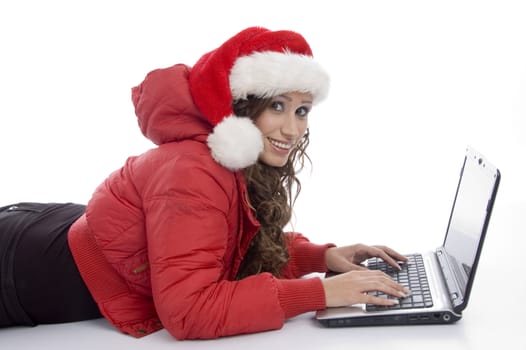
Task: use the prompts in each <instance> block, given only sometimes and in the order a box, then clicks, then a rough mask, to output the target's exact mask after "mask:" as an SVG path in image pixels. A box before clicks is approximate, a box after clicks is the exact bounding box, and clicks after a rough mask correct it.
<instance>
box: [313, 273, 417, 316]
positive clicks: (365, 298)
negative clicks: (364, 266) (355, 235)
mask: <svg viewBox="0 0 526 350" xmlns="http://www.w3.org/2000/svg"><path fill="white" fill-rule="evenodd" d="M322 284H323V289H324V291H325V303H326V305H327V307H333V306H348V305H353V304H375V305H384V306H391V305H396V304H398V298H404V297H406V296H408V295H409V294H410V293H411V292H410V291H409V290H407V289H405V288H404V287H403V286H402V285H400V284H398V283H396V282H395V281H394V280H393V279H392V278H391V277H389V276H387V275H386V274H385V273H383V272H381V271H373V270H354V271H349V272H346V273H342V274H339V275H336V276H333V277H328V278H325V279H323V280H322ZM371 291H380V292H383V293H385V294H389V295H392V296H394V297H395V298H396V299H387V298H379V297H376V296H373V295H369V294H366V293H367V292H371Z"/></svg>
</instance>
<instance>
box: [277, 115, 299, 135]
mask: <svg viewBox="0 0 526 350" xmlns="http://www.w3.org/2000/svg"><path fill="white" fill-rule="evenodd" d="M281 132H282V133H283V135H285V136H288V137H295V136H298V134H299V131H298V121H297V120H296V114H295V113H288V114H287V115H286V116H285V118H284V120H283V125H282V126H281Z"/></svg>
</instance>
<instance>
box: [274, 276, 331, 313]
mask: <svg viewBox="0 0 526 350" xmlns="http://www.w3.org/2000/svg"><path fill="white" fill-rule="evenodd" d="M276 283H277V286H278V297H279V302H280V304H281V307H282V309H283V312H284V313H285V318H286V319H287V318H291V317H294V316H297V315H299V314H302V313H305V312H310V311H316V310H321V309H325V307H326V302H325V291H324V289H323V284H322V282H321V279H320V278H318V277H314V278H306V279H293V280H286V279H280V280H277V281H276Z"/></svg>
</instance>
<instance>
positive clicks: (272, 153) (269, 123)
mask: <svg viewBox="0 0 526 350" xmlns="http://www.w3.org/2000/svg"><path fill="white" fill-rule="evenodd" d="M311 109H312V95H311V94H309V93H300V92H291V93H286V94H282V95H278V96H275V97H273V98H272V102H271V104H270V106H269V107H268V108H267V109H265V110H264V111H263V112H262V113H261V114H260V115H259V116H258V117H257V118H256V120H255V122H254V123H255V124H256V126H257V127H258V128H259V130H260V131H261V133H262V134H263V143H264V149H263V152H261V154H260V155H259V160H260V161H261V162H263V163H265V164H267V165H269V166H274V167H282V166H284V165H285V164H286V163H287V159H288V157H289V154H290V152H291V151H292V150H293V149H294V147H296V144H297V143H298V141H299V140H300V139H301V138H302V137H303V135H304V134H305V131H306V130H307V127H308V115H309V112H310V110H311Z"/></svg>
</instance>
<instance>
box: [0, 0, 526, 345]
mask: <svg viewBox="0 0 526 350" xmlns="http://www.w3.org/2000/svg"><path fill="white" fill-rule="evenodd" d="M337 3H338V5H336V4H333V2H329V1H308V0H303V1H297V2H296V1H282V0H279V1H274V0H268V1H264V2H250V1H212V0H210V1H198V0H195V1H185V2H183V1H159V0H149V1H94V0H91V1H52V0H48V1H36V0H35V1H10V2H9V1H2V2H1V3H0V50H1V54H0V121H1V123H0V169H1V170H0V205H7V204H10V203H12V202H17V201H53V202H63V201H73V202H79V203H85V202H86V201H87V200H88V199H89V198H90V196H91V193H92V191H93V190H94V188H95V187H96V186H97V185H98V184H99V183H100V182H101V181H102V180H103V179H104V178H105V177H106V176H107V175H108V174H109V173H110V172H111V171H113V170H115V169H117V168H118V167H120V166H121V165H122V164H123V162H124V161H125V159H126V157H128V156H130V155H135V154H139V153H142V152H144V151H145V150H147V149H148V148H150V147H153V144H151V143H150V142H149V141H148V140H146V139H145V138H144V137H143V136H142V135H141V133H140V131H139V129H138V127H137V122H136V118H135V115H134V110H133V106H132V103H131V98H130V89H131V87H133V86H135V85H137V84H139V83H140V82H141V81H142V79H143V78H144V76H145V75H146V73H148V72H149V71H150V70H153V69H155V68H161V67H167V66H170V65H173V64H175V63H186V64H189V65H192V64H193V63H194V62H195V61H196V60H197V59H198V58H199V57H200V56H201V55H202V54H203V53H205V52H207V51H209V50H211V49H213V48H215V47H216V46H218V45H220V44H221V43H222V42H223V41H224V40H226V39H227V38H229V37H230V36H232V35H233V34H235V33H236V32H238V31H239V30H241V29H244V28H245V27H247V26H252V25H260V26H264V27H267V28H269V29H273V30H278V29H291V30H295V31H298V32H300V33H302V34H303V35H304V36H305V37H306V39H307V40H308V41H309V43H310V44H311V47H312V49H313V51H314V55H315V57H316V59H317V60H318V61H319V62H320V63H322V64H323V65H324V66H325V68H326V69H327V70H328V72H329V73H330V75H331V77H332V86H331V93H330V95H329V98H328V99H327V100H326V101H325V102H323V103H322V104H321V105H319V107H316V108H315V109H314V110H313V112H312V113H311V116H310V129H311V135H312V136H311V145H310V148H309V154H310V155H311V158H312V161H313V166H312V167H309V168H307V170H306V171H305V172H303V173H302V175H301V180H302V184H303V191H302V194H301V196H300V199H299V200H298V202H297V205H296V210H295V213H296V215H295V218H294V221H293V225H294V229H296V230H298V231H300V232H303V233H304V234H306V235H307V236H308V237H310V238H311V240H313V241H315V242H318V243H324V242H328V241H330V242H334V243H337V244H340V245H341V244H347V243H354V242H363V243H369V244H377V243H381V244H388V245H390V246H392V247H394V248H396V249H398V250H400V251H401V252H410V251H413V250H417V249H420V248H422V247H426V248H429V249H433V248H435V247H436V246H437V245H439V244H441V242H442V238H443V234H444V231H445V229H446V225H447V219H448V215H449V210H450V206H451V202H452V200H453V197H454V191H455V187H456V184H457V180H458V174H459V171H460V166H461V162H462V160H463V155H464V149H465V147H466V146H467V145H471V146H473V147H474V148H476V149H478V150H479V151H480V152H482V153H483V154H485V155H486V156H487V157H488V159H489V160H490V161H491V162H493V163H494V164H495V165H496V166H497V167H499V168H500V170H501V172H502V175H503V178H502V183H501V188H500V192H499V195H498V198H497V203H496V206H495V209H494V216H493V218H492V222H491V225H490V230H489V232H488V239H487V241H486V247H485V254H484V255H483V257H482V261H481V264H482V266H481V271H480V275H481V276H484V275H485V274H486V275H485V276H488V275H487V274H489V272H491V271H493V270H494V271H499V270H500V267H501V266H502V265H501V264H500V262H505V261H506V259H510V258H511V259H512V260H513V262H516V263H521V262H522V259H520V258H519V256H521V255H523V251H522V248H523V246H524V244H525V243H526V240H525V239H524V235H525V233H526V232H525V231H526V222H525V219H524V218H523V217H524V214H525V213H526V196H525V195H526V185H525V180H526V165H525V164H524V162H526V158H525V156H524V155H525V152H526V140H525V136H526V20H525V18H526V3H524V2H522V1H506V0H501V1H462V0H460V1H458V0H457V1H449V0H446V1H421V0H418V1H417V0H415V1H406V0H404V1H339V2H337ZM492 228H493V229H492ZM497 228H500V229H497ZM484 268H485V270H484ZM480 278H481V279H483V278H484V277H480ZM486 278H488V277H486ZM512 284H515V285H518V286H520V287H521V288H522V291H524V290H526V287H525V278H524V277H522V276H521V277H519V278H518V279H515V280H513V283H512ZM489 286H490V287H489V288H490V291H489V292H487V294H485V296H487V297H492V296H493V295H494V294H493V291H492V290H491V288H494V292H495V293H501V291H502V286H500V285H496V284H489ZM474 295H475V296H474V298H475V297H476V292H474ZM523 298H524V295H522V297H521V299H523ZM484 302H493V300H485V301H482V300H480V303H481V304H484ZM0 343H1V340H0Z"/></svg>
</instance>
